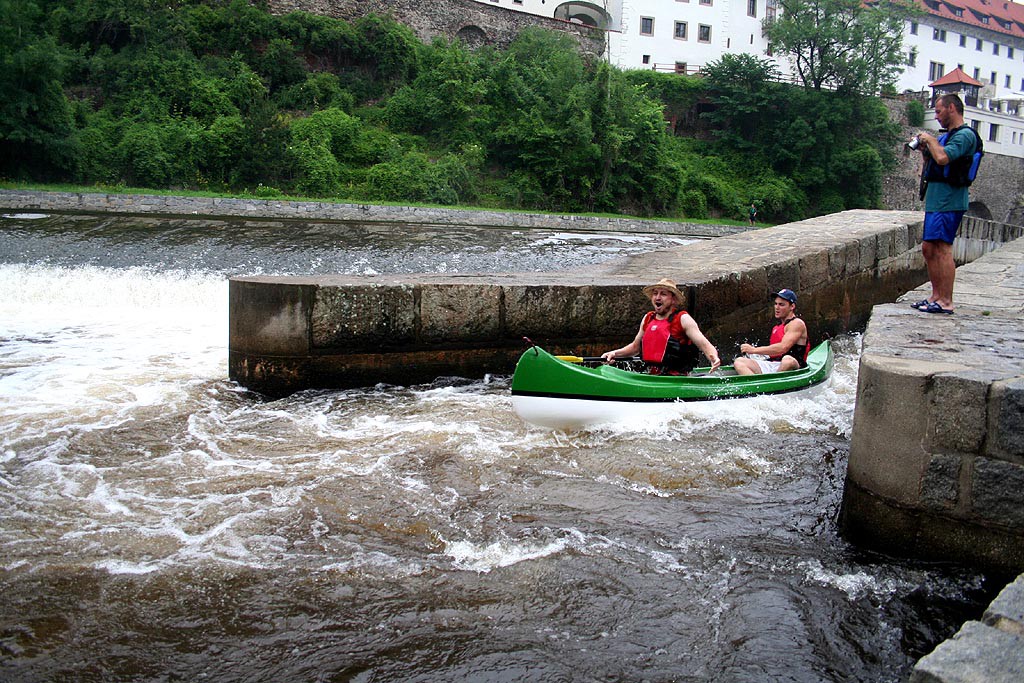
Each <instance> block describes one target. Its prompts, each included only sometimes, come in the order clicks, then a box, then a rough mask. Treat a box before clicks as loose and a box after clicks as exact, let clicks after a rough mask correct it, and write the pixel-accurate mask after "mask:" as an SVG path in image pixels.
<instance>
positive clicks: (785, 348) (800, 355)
mask: <svg viewBox="0 0 1024 683" xmlns="http://www.w3.org/2000/svg"><path fill="white" fill-rule="evenodd" d="M772 300H773V301H774V306H775V320H776V325H775V327H773V328H772V334H771V336H770V337H769V338H768V346H752V345H750V344H741V345H740V352H741V353H744V354H747V355H748V356H749V355H755V356H767V360H762V359H760V358H749V357H743V356H740V357H739V358H737V359H736V360H735V361H733V364H732V366H733V368H735V369H736V373H737V374H740V375H759V374H762V373H767V372H785V371H786V370H796V369H797V368H805V367H807V351H808V349H809V347H810V344H808V343H807V325H805V324H804V321H803V320H801V319H800V318H798V317H797V315H796V293H795V292H794V291H793V290H792V289H781V290H779V291H778V292H776V293H775V294H772Z"/></svg>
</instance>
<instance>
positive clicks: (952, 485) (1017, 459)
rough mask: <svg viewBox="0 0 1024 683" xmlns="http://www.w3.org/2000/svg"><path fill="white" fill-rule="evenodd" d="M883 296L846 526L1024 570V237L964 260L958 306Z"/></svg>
mask: <svg viewBox="0 0 1024 683" xmlns="http://www.w3.org/2000/svg"><path fill="white" fill-rule="evenodd" d="M927 290H928V287H927V286H924V287H920V288H918V289H917V290H915V291H912V292H910V293H909V294H907V295H905V296H903V297H901V298H900V299H899V300H898V302H897V303H894V304H887V305H881V306H876V307H875V308H874V310H873V311H872V313H871V319H870V322H869V324H868V326H867V331H866V332H865V335H864V341H863V351H862V353H861V359H860V372H859V377H858V387H857V404H856V409H855V413H854V425H853V435H852V437H851V442H850V458H849V465H848V470H847V475H846V484H845V488H844V496H843V506H842V515H841V527H842V530H843V533H844V535H845V536H846V537H847V538H848V539H850V540H851V541H853V542H856V543H858V544H860V545H865V546H868V547H872V548H876V549H879V550H883V551H885V552H890V553H896V554H904V555H911V556H914V557H922V558H931V559H937V560H948V561H958V562H962V563H965V564H970V565H974V566H978V567H981V568H984V569H986V570H989V571H993V572H998V573H1001V574H1007V575H1008V574H1015V573H1017V572H1021V571H1024V324H1022V322H1021V320H1022V316H1024V240H1021V239H1018V240H1016V241H1014V242H1011V243H1009V244H1006V245H1004V246H1002V247H1000V248H999V249H998V250H996V251H994V252H992V253H989V254H986V255H985V256H983V257H982V258H980V259H978V260H977V261H974V262H973V263H971V264H968V265H966V266H962V267H960V268H958V269H957V273H956V286H955V290H954V298H955V301H956V313H955V314H954V315H941V314H932V315H929V314H922V313H920V312H918V311H915V310H914V309H912V308H910V306H909V302H911V301H917V300H919V299H922V298H924V297H925V296H926V295H927V293H928V292H927Z"/></svg>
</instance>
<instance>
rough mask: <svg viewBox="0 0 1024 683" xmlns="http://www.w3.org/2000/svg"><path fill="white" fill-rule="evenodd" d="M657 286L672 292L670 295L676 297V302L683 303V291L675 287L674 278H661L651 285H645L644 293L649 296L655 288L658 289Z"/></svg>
mask: <svg viewBox="0 0 1024 683" xmlns="http://www.w3.org/2000/svg"><path fill="white" fill-rule="evenodd" d="M659 288H660V289H667V290H668V291H670V292H672V296H674V297H675V298H676V303H678V304H682V303H683V301H684V298H683V293H682V292H680V291H679V289H678V288H677V287H676V283H675V281H674V280H669V279H668V278H667V277H663V278H661V280H659V281H658V282H657V283H655V284H653V285H647V286H646V287H644V294H645V295H647V296H650V295H651V292H653V291H654V290H655V289H659Z"/></svg>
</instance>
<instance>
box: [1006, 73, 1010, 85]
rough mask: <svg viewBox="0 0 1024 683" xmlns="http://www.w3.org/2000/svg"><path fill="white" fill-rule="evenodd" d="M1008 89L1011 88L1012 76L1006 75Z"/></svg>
mask: <svg viewBox="0 0 1024 683" xmlns="http://www.w3.org/2000/svg"><path fill="white" fill-rule="evenodd" d="M1006 87H1007V88H1009V87H1010V74H1006Z"/></svg>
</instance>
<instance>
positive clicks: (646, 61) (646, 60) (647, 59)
mask: <svg viewBox="0 0 1024 683" xmlns="http://www.w3.org/2000/svg"><path fill="white" fill-rule="evenodd" d="M640 61H641V62H643V63H644V64H650V63H651V56H650V55H644V56H643V57H642V58H641V59H640Z"/></svg>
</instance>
